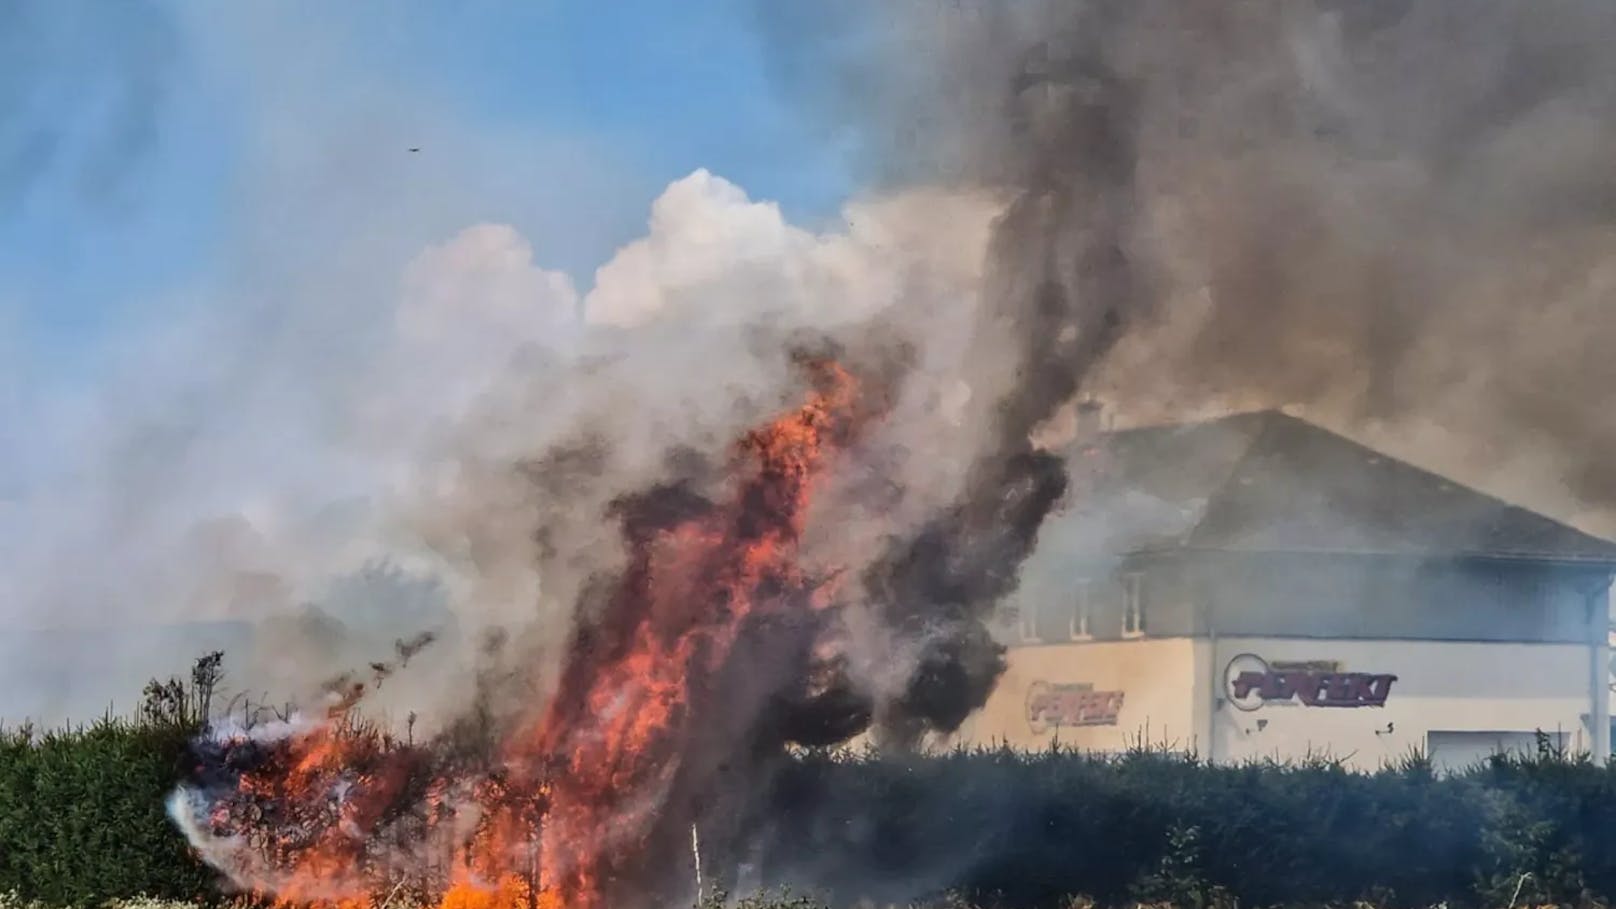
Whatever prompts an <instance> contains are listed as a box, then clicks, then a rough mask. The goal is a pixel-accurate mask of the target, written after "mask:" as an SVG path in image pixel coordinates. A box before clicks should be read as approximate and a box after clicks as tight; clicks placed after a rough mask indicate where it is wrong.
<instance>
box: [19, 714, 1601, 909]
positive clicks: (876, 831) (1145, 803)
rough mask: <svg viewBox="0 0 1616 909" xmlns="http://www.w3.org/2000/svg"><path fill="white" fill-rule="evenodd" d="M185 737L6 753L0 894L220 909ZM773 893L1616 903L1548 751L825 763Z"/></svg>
mask: <svg viewBox="0 0 1616 909" xmlns="http://www.w3.org/2000/svg"><path fill="white" fill-rule="evenodd" d="M195 728H196V727H195V725H194V724H193V723H188V722H184V721H182V720H176V719H174V718H167V719H165V718H163V717H161V716H157V717H156V718H153V717H151V716H148V717H147V718H146V719H144V720H142V721H139V722H122V721H113V720H107V721H103V722H101V723H98V724H96V725H94V726H90V727H86V728H81V729H77V730H72V731H63V732H53V733H49V734H45V735H35V734H33V733H31V732H26V731H17V730H13V731H10V732H5V733H0V894H4V893H7V892H13V893H15V894H17V895H19V896H21V897H22V898H24V899H26V900H38V901H40V902H42V903H47V904H50V905H57V906H68V905H77V906H88V905H94V904H98V903H101V902H103V901H106V900H109V899H114V898H129V897H133V896H136V895H144V896H151V897H159V898H165V899H177V900H199V899H204V900H205V899H208V898H209V897H213V896H216V895H217V893H216V891H215V890H214V887H213V883H214V878H213V875H212V874H211V873H210V872H209V871H208V870H207V869H206V868H204V867H202V866H201V865H200V864H199V863H198V862H197V861H196V860H195V859H194V857H192V856H191V855H190V853H189V851H188V849H187V847H186V845H185V843H184V841H183V839H182V838H181V837H180V835H179V833H178V832H177V831H176V830H175V829H174V827H173V825H172V824H171V823H170V822H169V820H168V818H167V817H166V815H165V814H164V808H163V803H164V799H165V797H166V796H167V795H168V793H169V792H170V791H171V789H172V787H173V785H174V784H175V782H176V781H177V780H178V779H179V777H180V775H181V774H182V773H183V772H184V770H185V767H184V761H185V746H186V743H187V740H188V738H189V736H190V735H191V734H192V730H193V729H195ZM760 809H761V811H762V816H761V818H760V820H761V821H762V823H760V824H759V825H758V827H757V833H756V835H755V836H754V837H753V838H752V839H751V844H752V845H754V846H755V847H756V848H757V849H758V850H759V852H758V856H760V857H761V875H762V880H763V883H764V884H765V885H768V886H771V887H775V888H780V887H785V888H789V889H791V890H792V891H794V892H815V893H823V894H825V895H826V896H828V897H830V898H831V899H832V902H833V903H835V904H841V905H846V904H850V903H852V902H853V901H855V900H858V899H861V898H865V897H869V898H873V899H876V900H878V901H882V900H893V901H907V900H909V899H910V898H913V897H915V896H916V895H917V894H927V893H929V894H932V895H941V894H944V893H952V894H955V895H957V896H961V897H963V898H965V899H967V900H969V901H972V902H975V903H977V904H981V905H989V904H996V905H1001V906H1005V907H1037V906H1054V905H1060V904H1062V903H1064V902H1065V900H1066V898H1067V897H1068V896H1070V895H1074V894H1081V895H1085V896H1089V897H1093V898H1094V899H1096V900H1098V901H1099V902H1101V903H1102V904H1111V905H1115V904H1122V903H1125V902H1131V901H1135V900H1138V901H1147V902H1171V903H1174V904H1176V905H1180V906H1205V905H1212V904H1218V905H1232V904H1234V903H1235V902H1236V901H1238V903H1239V904H1240V905H1244V906H1277V905H1303V904H1306V905H1330V904H1334V905H1345V904H1347V903H1349V902H1352V901H1354V900H1360V899H1363V900H1368V901H1371V902H1374V903H1376V904H1378V905H1391V906H1431V905H1436V904H1439V903H1444V902H1445V903H1448V904H1449V905H1450V906H1491V907H1499V906H1506V905H1511V904H1513V905H1515V906H1527V905H1541V904H1544V903H1559V904H1567V905H1571V904H1590V903H1594V902H1600V903H1604V904H1607V905H1608V904H1609V903H1610V902H1611V898H1612V897H1613V896H1616V769H1612V768H1610V767H1606V766H1598V765H1595V764H1593V763H1590V762H1588V761H1586V760H1581V759H1576V758H1567V757H1565V756H1563V755H1559V754H1555V753H1552V752H1548V751H1545V752H1544V753H1542V754H1540V755H1539V756H1537V757H1534V758H1530V759H1499V760H1494V761H1491V762H1489V763H1487V764H1486V765H1484V766H1481V767H1478V768H1476V769H1474V770H1472V771H1470V772H1468V773H1465V774H1461V775H1459V776H1456V777H1450V778H1443V777H1441V776H1438V775H1436V774H1434V773H1433V772H1432V770H1431V768H1430V767H1429V766H1428V765H1427V764H1425V763H1424V762H1421V761H1419V760H1410V761H1408V762H1405V763H1404V764H1403V765H1402V766H1399V767H1395V768H1389V769H1387V770H1384V771H1382V772H1380V773H1376V774H1360V773H1353V772H1349V771H1347V770H1345V769H1343V768H1342V767H1340V766H1339V765H1337V764H1333V763H1330V762H1328V761H1312V762H1305V763H1299V764H1288V765H1279V764H1254V765H1247V766H1235V767H1231V766H1210V765H1208V764H1206V763H1205V762H1203V761H1199V760H1197V759H1195V758H1193V757H1188V756H1184V755H1177V754H1169V753H1161V752H1149V751H1140V752H1136V753H1132V754H1128V755H1124V756H1121V757H1116V758H1105V757H1098V756H1092V755H1083V754H1076V753H1071V752H1049V753H1040V754H1031V755H1029V754H1021V753H1016V752H1011V751H987V752H973V753H963V752H961V753H955V754H951V755H943V756H939V757H930V758H926V757H881V756H876V755H862V756H859V755H847V754H831V753H812V754H808V755H804V756H800V757H799V758H797V759H795V760H793V761H790V762H788V763H787V764H786V766H785V769H784V770H783V772H782V773H781V774H780V776H779V777H778V778H777V780H776V781H775V783H774V786H773V788H772V789H771V790H770V791H769V792H768V793H766V794H765V797H764V804H762V805H760Z"/></svg>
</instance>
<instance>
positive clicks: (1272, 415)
mask: <svg viewBox="0 0 1616 909" xmlns="http://www.w3.org/2000/svg"><path fill="white" fill-rule="evenodd" d="M1240 418H1247V419H1260V420H1261V421H1262V424H1261V426H1260V427H1259V429H1258V430H1257V431H1256V432H1255V433H1253V434H1252V437H1251V442H1250V443H1249V444H1248V445H1247V447H1246V450H1245V451H1243V452H1242V453H1241V455H1240V457H1239V459H1237V463H1238V462H1244V461H1245V459H1246V458H1248V457H1250V455H1251V452H1252V450H1254V449H1255V448H1256V447H1257V443H1258V442H1260V441H1261V440H1262V438H1263V437H1264V436H1265V435H1267V434H1268V432H1270V431H1271V428H1272V426H1273V423H1274V420H1275V419H1276V418H1278V419H1283V420H1289V421H1291V422H1292V423H1298V424H1301V425H1302V426H1305V427H1307V428H1309V429H1312V430H1315V431H1317V432H1322V433H1327V434H1328V435H1331V436H1333V437H1335V438H1336V439H1338V440H1340V441H1341V442H1343V443H1345V444H1347V445H1351V446H1353V447H1354V448H1357V449H1359V450H1361V451H1365V452H1368V453H1369V454H1371V455H1374V456H1375V457H1379V458H1386V459H1388V460H1391V461H1396V462H1397V463H1398V464H1399V465H1401V466H1402V467H1403V468H1405V469H1408V470H1412V471H1414V472H1416V473H1418V474H1420V475H1421V476H1423V477H1425V478H1426V479H1428V480H1432V481H1435V482H1438V483H1446V484H1448V485H1450V486H1455V487H1458V488H1459V489H1463V490H1464V491H1465V492H1466V493H1469V494H1470V495H1474V496H1478V497H1480V498H1483V499H1486V500H1487V501H1489V502H1492V503H1494V504H1496V505H1498V506H1499V507H1502V508H1508V509H1513V510H1515V511H1520V512H1525V513H1526V514H1529V515H1531V516H1533V517H1535V518H1538V519H1540V520H1543V521H1548V522H1549V523H1551V524H1553V525H1555V526H1556V527H1558V528H1560V529H1562V530H1564V531H1565V532H1567V533H1571V534H1575V535H1577V536H1578V537H1580V538H1581V539H1582V540H1583V541H1584V542H1586V543H1589V544H1592V545H1593V546H1595V547H1596V548H1602V549H1610V550H1612V551H1613V552H1616V540H1607V539H1605V538H1604V537H1600V536H1595V535H1594V534H1591V533H1589V532H1588V531H1586V530H1583V529H1581V528H1579V527H1574V526H1572V525H1571V524H1568V523H1566V522H1565V521H1562V520H1560V519H1559V518H1556V517H1553V516H1551V515H1547V514H1544V513H1543V512H1541V511H1537V510H1535V509H1531V508H1527V507H1526V506H1524V505H1518V504H1516V503H1514V502H1511V501H1509V500H1507V499H1503V498H1500V497H1498V496H1496V495H1493V494H1492V493H1490V492H1486V491H1484V490H1481V489H1477V488H1476V487H1474V486H1472V485H1470V484H1469V483H1462V482H1460V481H1458V480H1456V479H1454V478H1452V477H1448V476H1444V475H1442V474H1439V473H1436V472H1435V471H1432V470H1428V469H1426V468H1424V467H1421V466H1419V465H1418V464H1414V463H1412V462H1410V461H1409V460H1407V459H1405V458H1401V457H1398V456H1396V455H1393V454H1388V453H1387V452H1384V451H1381V450H1380V449H1378V448H1371V447H1370V446H1368V445H1365V444H1364V443H1362V442H1360V441H1358V440H1357V439H1353V438H1351V437H1349V436H1345V435H1342V434H1341V433H1339V432H1336V431H1335V430H1333V429H1330V428H1329V427H1327V426H1322V425H1320V424H1318V423H1315V422H1313V421H1312V420H1306V419H1303V418H1302V417H1298V416H1296V415H1294V414H1290V413H1287V412H1285V411H1284V410H1283V409H1281V408H1278V407H1269V408H1263V409H1259V410H1243V411H1237V412H1235V413H1231V414H1226V415H1224V416H1221V417H1210V418H1207V419H1204V420H1194V421H1190V422H1187V423H1156V424H1152V425H1148V426H1133V427H1129V428H1127V429H1119V430H1115V431H1113V432H1109V433H1106V434H1105V435H1106V436H1120V435H1124V434H1128V433H1135V432H1162V431H1171V430H1174V429H1179V428H1184V429H1190V428H1194V427H1198V426H1210V425H1211V424H1213V423H1221V422H1224V421H1227V420H1235V419H1240ZM1230 476H1231V477H1232V476H1233V473H1231V474H1230ZM1227 485H1228V479H1227V478H1225V480H1224V481H1223V482H1222V483H1220V484H1218V486H1217V487H1215V490H1214V492H1213V493H1212V494H1211V495H1209V496H1208V497H1207V509H1208V510H1210V508H1211V505H1212V501H1213V500H1214V499H1216V498H1217V496H1218V495H1220V494H1221V493H1222V492H1223V489H1224V488H1225V487H1226V486H1227ZM1202 518H1203V519H1204V518H1205V512H1204V511H1203V513H1202ZM1199 526H1200V522H1199V521H1197V522H1196V524H1195V526H1194V527H1191V528H1190V529H1189V530H1188V531H1186V532H1185V534H1184V536H1185V537H1188V536H1191V535H1193V534H1194V532H1195V529H1196V528H1198V527H1199ZM1462 555H1463V554H1462V553H1453V554H1452V556H1453V557H1461V556H1462ZM1491 555H1492V554H1488V556H1491ZM1497 556H1498V557H1501V558H1509V557H1510V554H1507V553H1500V554H1497ZM1533 558H1538V559H1539V560H1540V561H1553V559H1550V558H1544V557H1533ZM1561 560H1562V561H1565V559H1564V558H1563V557H1562V558H1561ZM1571 560H1572V561H1583V562H1600V561H1610V562H1611V563H1613V564H1616V555H1613V556H1612V557H1611V558H1610V559H1609V560H1604V559H1600V558H1599V557H1572V559H1571Z"/></svg>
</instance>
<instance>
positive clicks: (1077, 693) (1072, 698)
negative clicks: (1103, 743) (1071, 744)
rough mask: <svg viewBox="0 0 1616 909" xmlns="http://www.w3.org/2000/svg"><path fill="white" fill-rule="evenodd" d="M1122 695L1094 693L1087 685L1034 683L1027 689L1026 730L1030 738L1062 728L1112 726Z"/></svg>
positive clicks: (1080, 683) (1115, 721) (1111, 692)
mask: <svg viewBox="0 0 1616 909" xmlns="http://www.w3.org/2000/svg"><path fill="white" fill-rule="evenodd" d="M1121 712H1122V692H1120V691H1095V690H1094V685H1092V684H1091V683H1088V682H1076V683H1070V684H1055V683H1051V682H1045V681H1037V682H1033V683H1032V684H1031V685H1030V686H1028V688H1027V726H1028V727H1029V728H1030V729H1031V730H1032V734H1033V735H1043V734H1044V733H1045V732H1048V731H1049V730H1051V729H1057V728H1061V727H1065V726H1115V725H1116V724H1117V714H1119V713H1121Z"/></svg>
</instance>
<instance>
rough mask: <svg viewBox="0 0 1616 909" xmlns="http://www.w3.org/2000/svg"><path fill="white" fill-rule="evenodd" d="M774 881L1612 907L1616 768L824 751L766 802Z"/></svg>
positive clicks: (886, 892)
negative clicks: (1441, 767) (1380, 766)
mask: <svg viewBox="0 0 1616 909" xmlns="http://www.w3.org/2000/svg"><path fill="white" fill-rule="evenodd" d="M769 814H770V815H771V817H772V823H770V824H769V825H768V827H767V830H768V831H769V833H768V836H769V841H768V842H767V844H766V848H765V855H766V863H767V866H768V871H767V876H768V877H769V878H770V879H771V880H772V881H774V882H776V883H784V884H790V885H793V886H795V887H799V888H806V889H810V890H814V891H818V892H827V893H830V894H832V895H834V896H835V897H836V900H835V901H836V902H848V901H851V900H853V899H855V898H860V897H871V898H874V899H877V900H882V899H903V898H906V897H909V896H911V895H913V894H914V893H915V892H916V890H917V889H920V890H930V891H933V892H937V893H940V892H944V891H951V892H955V893H959V894H963V895H964V896H965V897H966V898H967V899H969V900H971V901H973V902H976V903H979V904H987V903H993V904H998V905H1003V906H1010V907H1022V906H1026V907H1031V906H1050V905H1058V904H1059V903H1060V902H1061V899H1062V898H1063V897H1065V896H1067V895H1070V894H1083V895H1086V896H1089V897H1093V898H1095V899H1097V900H1098V901H1100V902H1101V903H1104V904H1120V903H1124V902H1129V901H1135V900H1138V901H1146V902H1172V903H1174V904H1177V905H1190V906H1199V905H1208V904H1228V903H1230V902H1231V901H1236V900H1237V901H1238V902H1239V904H1241V905H1246V906H1277V905H1300V904H1306V905H1324V904H1345V903H1349V902H1352V901H1355V900H1367V901H1371V902H1373V903H1375V904H1377V905H1394V906H1397V905H1401V906H1431V905H1436V904H1439V903H1448V904H1450V905H1452V904H1457V905H1473V906H1505V905H1511V904H1513V905H1516V906H1523V905H1541V904H1544V903H1551V902H1552V903H1559V904H1588V903H1593V902H1600V903H1604V904H1607V905H1608V904H1609V903H1610V901H1611V898H1612V897H1616V770H1613V769H1612V768H1610V767H1606V766H1597V765H1595V764H1593V763H1591V762H1589V761H1587V760H1582V759H1576V758H1568V757H1566V756H1565V755H1562V754H1558V753H1555V752H1553V751H1551V750H1548V749H1546V748H1545V749H1543V750H1542V751H1540V753H1539V754H1538V755H1536V756H1533V757H1529V758H1515V759H1508V758H1499V759H1494V760H1491V761H1489V762H1487V763H1486V764H1484V765H1481V766H1478V767H1476V768H1474V769H1472V770H1471V771H1469V772H1467V773H1464V774H1460V775H1457V776H1452V777H1446V778H1444V777H1442V776H1439V775H1437V774H1435V773H1433V771H1432V768H1431V767H1430V765H1429V764H1428V763H1427V762H1425V761H1423V760H1420V759H1417V758H1414V759H1410V760H1408V761H1405V762H1404V763H1403V764H1402V765H1401V766H1398V767H1392V768H1387V769H1385V770H1383V771H1381V772H1379V773H1375V774H1363V773H1354V772H1351V771H1348V770H1346V769H1344V768H1343V767H1342V766H1340V764H1339V763H1335V762H1331V761H1327V760H1316V761H1309V762H1302V763H1295V764H1284V765H1281V764H1274V763H1264V764H1250V765H1245V766H1212V765H1209V764H1207V763H1206V762H1204V761H1200V760H1197V759H1196V758H1194V757H1192V756H1187V755H1182V754H1172V753H1163V752H1153V751H1138V752H1134V753H1131V754H1127V755H1123V756H1120V757H1109V758H1108V757H1101V756H1094V755H1083V754H1075V753H1071V752H1060V751H1054V752H1048V753H1041V754H1025V753H1017V752H1012V751H1008V750H1005V751H990V752H972V753H965V752H961V753H956V754H953V755H948V756H942V757H934V758H901V757H880V756H875V755H864V756H849V755H845V754H836V755H833V754H815V755H809V756H807V757H806V758H804V759H802V760H800V761H797V762H794V763H793V764H792V765H791V766H790V767H789V768H788V770H787V772H786V773H785V774H784V775H783V777H782V778H781V780H780V781H779V783H778V784H777V786H776V788H775V790H774V793H773V804H772V807H771V810H770V812H769Z"/></svg>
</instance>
